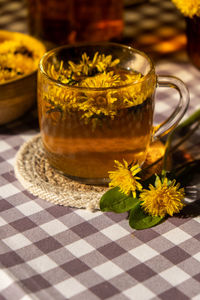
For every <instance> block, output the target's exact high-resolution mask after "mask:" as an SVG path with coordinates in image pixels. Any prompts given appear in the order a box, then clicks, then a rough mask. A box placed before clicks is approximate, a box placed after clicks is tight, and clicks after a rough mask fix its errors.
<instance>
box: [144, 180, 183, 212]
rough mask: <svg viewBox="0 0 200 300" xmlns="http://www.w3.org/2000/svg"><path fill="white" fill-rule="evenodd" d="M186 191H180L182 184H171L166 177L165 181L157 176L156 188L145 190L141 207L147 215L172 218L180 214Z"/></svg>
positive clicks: (172, 182)
mask: <svg viewBox="0 0 200 300" xmlns="http://www.w3.org/2000/svg"><path fill="white" fill-rule="evenodd" d="M184 195H185V194H184V189H183V188H181V189H180V184H179V183H178V184H176V181H175V180H173V181H171V182H169V181H168V179H167V178H166V177H165V179H164V180H163V181H161V179H160V178H159V177H158V176H157V177H156V182H155V186H153V185H151V184H150V185H149V190H146V189H144V190H143V191H142V192H141V194H140V200H141V201H142V203H141V206H142V207H143V209H144V210H145V212H146V213H148V214H150V215H152V216H159V217H164V216H165V215H167V214H168V215H170V216H172V215H173V214H174V213H178V212H180V210H181V209H182V208H183V206H184V203H183V202H182V200H183V199H184Z"/></svg>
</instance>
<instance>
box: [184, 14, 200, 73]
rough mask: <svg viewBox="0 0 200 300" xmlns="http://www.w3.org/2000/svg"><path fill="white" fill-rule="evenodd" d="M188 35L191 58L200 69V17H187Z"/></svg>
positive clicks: (188, 50) (188, 49) (188, 48)
mask: <svg viewBox="0 0 200 300" xmlns="http://www.w3.org/2000/svg"><path fill="white" fill-rule="evenodd" d="M186 35H187V53H188V56H189V59H190V60H191V62H192V63H193V64H194V65H195V66H196V67H197V68H199V69H200V17H197V16H194V17H193V18H186Z"/></svg>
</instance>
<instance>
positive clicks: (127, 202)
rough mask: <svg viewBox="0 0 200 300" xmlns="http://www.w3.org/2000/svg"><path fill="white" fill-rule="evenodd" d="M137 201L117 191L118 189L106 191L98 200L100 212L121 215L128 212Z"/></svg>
mask: <svg viewBox="0 0 200 300" xmlns="http://www.w3.org/2000/svg"><path fill="white" fill-rule="evenodd" d="M138 201H139V200H138V199H137V198H133V197H132V196H127V195H125V194H124V193H122V192H120V191H119V188H118V187H115V188H113V189H110V190H108V191H107V192H106V193H105V194H104V195H103V196H102V197H101V200H100V209H101V211H113V212H116V213H123V212H126V211H129V210H130V209H131V208H133V207H134V205H135V204H136V203H137V202H138Z"/></svg>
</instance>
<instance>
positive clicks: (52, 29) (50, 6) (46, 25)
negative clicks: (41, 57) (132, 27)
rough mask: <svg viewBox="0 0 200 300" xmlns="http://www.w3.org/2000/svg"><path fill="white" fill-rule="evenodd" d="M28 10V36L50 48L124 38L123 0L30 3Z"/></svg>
mask: <svg viewBox="0 0 200 300" xmlns="http://www.w3.org/2000/svg"><path fill="white" fill-rule="evenodd" d="M27 6H28V25H29V32H30V34H31V35H34V36H36V37H37V38H39V39H41V40H42V41H43V42H45V43H46V46H47V47H48V48H52V47H54V46H57V45H64V44H73V43H75V42H100V41H109V40H119V39H120V38H121V36H122V31H123V0H92V1H91V0H59V1H57V0H27Z"/></svg>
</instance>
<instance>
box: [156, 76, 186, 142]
mask: <svg viewBox="0 0 200 300" xmlns="http://www.w3.org/2000/svg"><path fill="white" fill-rule="evenodd" d="M157 87H169V88H174V89H176V90H177V91H178V93H179V96H180V97H179V101H178V104H177V106H176V108H175V109H174V111H173V112H172V113H171V115H170V116H169V117H168V118H167V119H166V120H165V121H164V122H162V123H161V124H159V125H157V126H154V127H153V140H156V139H158V138H160V137H162V136H164V135H166V134H167V133H169V132H170V131H171V130H172V129H174V128H175V127H176V125H177V124H178V123H179V121H180V120H181V119H182V117H183V116H184V114H185V112H186V110H187V108H188V105H189V99H190V97H189V91H188V89H187V87H186V85H185V84H184V82H183V81H181V80H180V79H179V78H177V77H174V76H158V77H157Z"/></svg>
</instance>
